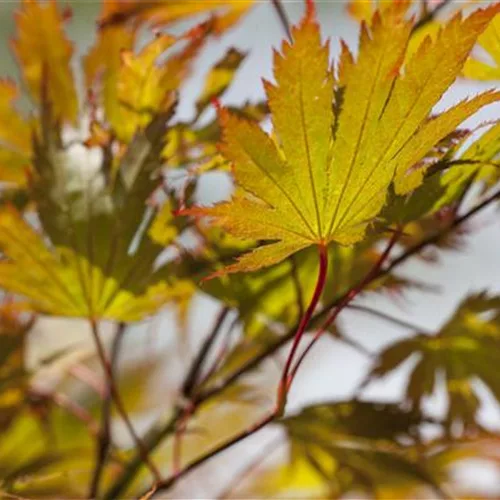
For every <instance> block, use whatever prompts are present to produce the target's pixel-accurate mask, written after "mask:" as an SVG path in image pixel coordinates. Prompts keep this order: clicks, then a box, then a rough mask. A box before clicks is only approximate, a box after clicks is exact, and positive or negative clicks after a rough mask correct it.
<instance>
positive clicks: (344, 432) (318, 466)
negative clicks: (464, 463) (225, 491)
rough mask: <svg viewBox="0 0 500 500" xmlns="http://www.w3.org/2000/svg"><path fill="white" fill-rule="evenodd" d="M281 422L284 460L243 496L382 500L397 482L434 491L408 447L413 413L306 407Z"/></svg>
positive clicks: (353, 405) (341, 405)
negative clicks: (284, 436) (285, 445)
mask: <svg viewBox="0 0 500 500" xmlns="http://www.w3.org/2000/svg"><path fill="white" fill-rule="evenodd" d="M281 423H282V425H283V426H284V428H285V431H286V433H287V437H288V442H289V445H288V447H289V462H288V464H285V465H277V466H274V467H273V466H271V469H270V470H268V471H267V472H264V474H263V475H260V476H257V478H256V480H255V482H254V487H253V488H252V487H250V488H249V489H248V490H247V491H245V493H246V495H251V494H252V493H253V494H255V493H257V494H259V493H260V494H264V495H265V496H271V497H282V496H287V497H293V498H295V497H300V498H318V496H319V497H320V498H343V495H349V494H350V495H353V494H354V495H356V496H358V497H359V495H360V493H362V495H363V497H364V494H368V495H373V496H375V497H376V498H387V497H384V496H382V495H381V492H382V491H386V492H388V491H390V488H395V487H397V486H399V485H401V484H407V483H420V484H424V485H427V486H429V487H431V488H432V487H434V480H433V477H432V475H431V471H430V470H429V469H428V468H427V467H426V464H425V460H424V456H421V457H419V456H418V455H417V454H416V453H415V449H414V448H413V447H412V443H413V442H415V436H416V435H417V430H418V426H419V424H420V423H421V416H420V415H419V413H418V412H407V411H403V410H401V409H399V408H398V407H397V406H395V405H390V404H374V403H364V402H338V403H331V404H323V405H317V406H311V407H306V408H305V409H304V410H302V411H301V412H300V413H299V414H298V415H296V416H293V417H288V418H285V419H283V420H282V421H281ZM403 442H405V444H402V443H403ZM259 496H260V495H259Z"/></svg>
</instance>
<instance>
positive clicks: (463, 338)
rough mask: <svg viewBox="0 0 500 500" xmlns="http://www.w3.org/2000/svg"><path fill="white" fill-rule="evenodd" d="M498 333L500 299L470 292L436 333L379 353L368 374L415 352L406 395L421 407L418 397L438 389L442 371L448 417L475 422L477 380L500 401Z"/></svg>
mask: <svg viewBox="0 0 500 500" xmlns="http://www.w3.org/2000/svg"><path fill="white" fill-rule="evenodd" d="M499 338H500V298H498V297H488V296H487V295H485V294H478V295H471V296H469V297H468V298H466V299H465V300H464V301H463V302H462V303H461V304H460V305H459V307H458V308H457V310H456V311H455V313H454V314H453V316H452V317H451V318H450V319H449V320H448V321H447V322H446V324H445V325H444V326H443V327H442V328H441V329H440V330H439V331H438V332H437V333H436V335H434V336H430V335H428V334H423V333H420V334H417V335H415V336H414V337H411V338H409V339H405V340H402V341H399V342H396V343H395V344H393V345H391V346H389V347H388V348H387V349H385V350H384V351H383V352H382V353H380V355H379V357H378V360H377V362H376V365H375V366H374V368H373V370H372V372H371V377H373V378H378V377H382V376H384V375H387V374H388V373H390V372H391V371H392V370H394V369H395V368H396V367H398V366H399V365H400V364H401V363H403V362H404V361H405V360H407V359H409V358H411V357H416V358H417V362H416V364H415V366H414V367H413V369H412V372H411V375H410V379H409V382H408V386H407V388H406V400H407V401H408V402H409V403H410V404H411V405H412V406H413V407H415V408H417V407H419V405H420V403H421V400H422V398H423V397H425V396H430V395H431V394H432V393H433V392H434V391H435V390H436V384H437V376H438V373H443V374H444V377H445V383H446V391H447V393H448V398H449V402H450V403H449V408H448V412H447V414H448V420H449V421H450V423H452V422H462V423H463V424H464V425H465V426H470V427H474V426H476V425H478V424H477V422H476V417H477V410H478V409H479V399H478V396H477V394H476V391H477V388H476V385H475V383H476V382H475V381H476V380H480V381H482V382H483V383H484V384H485V385H486V386H487V387H488V388H489V390H490V391H491V393H492V394H493V395H494V396H495V397H496V398H497V400H499V401H500V383H499V378H498V376H497V367H498V364H499V363H500V355H499V352H498V349H497V346H498V342H499Z"/></svg>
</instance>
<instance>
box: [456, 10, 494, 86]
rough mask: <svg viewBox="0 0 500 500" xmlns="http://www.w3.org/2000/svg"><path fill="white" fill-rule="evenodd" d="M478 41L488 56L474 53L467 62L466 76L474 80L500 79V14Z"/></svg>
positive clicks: (464, 71) (464, 72)
mask: <svg viewBox="0 0 500 500" xmlns="http://www.w3.org/2000/svg"><path fill="white" fill-rule="evenodd" d="M477 41H478V46H479V47H480V48H481V49H482V50H483V51H484V52H485V53H486V55H487V56H488V58H486V57H484V54H477V55H475V54H473V55H472V56H471V57H470V58H469V59H468V60H467V62H466V63H465V66H464V70H463V74H464V76H466V77H467V78H472V79H474V80H486V81H491V80H500V15H497V16H495V18H494V19H493V21H491V23H490V24H489V26H488V28H487V29H486V30H485V31H484V33H483V34H482V35H481V36H480V37H479V38H478V40H477ZM488 59H489V60H488Z"/></svg>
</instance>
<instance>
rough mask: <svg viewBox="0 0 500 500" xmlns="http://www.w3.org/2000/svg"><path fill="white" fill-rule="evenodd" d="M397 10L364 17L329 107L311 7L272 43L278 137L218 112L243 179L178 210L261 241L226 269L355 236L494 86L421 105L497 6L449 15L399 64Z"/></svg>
mask: <svg viewBox="0 0 500 500" xmlns="http://www.w3.org/2000/svg"><path fill="white" fill-rule="evenodd" d="M309 5H310V4H309ZM406 10H407V5H406V4H404V3H401V4H400V3H395V4H391V7H390V8H388V9H385V10H384V11H383V12H380V13H377V14H376V15H375V16H374V17H373V22H372V24H371V27H370V29H369V30H368V28H366V25H365V24H364V25H363V26H362V29H361V40H360V50H359V57H358V60H357V61H356V62H355V63H354V62H351V64H350V65H348V66H346V65H344V66H343V71H342V75H341V85H342V92H343V100H342V106H341V107H337V108H336V110H335V113H334V111H333V110H332V107H331V103H332V101H333V97H334V90H335V87H334V81H333V77H332V75H331V71H330V65H329V56H328V49H327V48H326V47H324V46H322V42H321V37H320V34H319V28H318V25H317V24H316V22H315V20H314V13H313V10H312V9H311V8H310V9H308V13H307V14H306V17H305V18H304V20H303V21H302V23H301V24H300V25H299V26H298V27H296V28H294V29H293V38H294V41H293V43H292V44H288V43H284V45H283V50H282V52H283V54H276V57H275V78H276V82H277V84H276V85H272V84H270V83H266V91H267V94H268V99H269V102H270V107H271V112H272V118H273V123H274V133H275V135H276V137H277V142H278V143H279V145H280V148H279V149H278V148H277V147H276V144H275V142H273V140H272V139H271V138H270V137H269V136H268V135H266V134H265V133H264V132H263V131H262V130H261V129H260V128H259V127H258V126H256V125H255V124H252V123H246V122H244V121H241V120H239V119H237V118H236V117H234V116H233V115H231V114H230V113H228V112H227V111H226V110H222V111H221V112H220V120H221V122H222V125H223V129H224V133H223V142H222V146H221V151H222V153H223V154H224V156H226V158H228V159H229V160H230V161H231V162H232V163H233V164H234V175H235V177H236V181H237V183H238V184H239V186H240V187H241V188H242V191H241V192H240V193H239V192H237V194H236V195H235V196H233V198H232V200H231V201H229V202H225V203H220V204H217V205H215V206H214V207H206V208H204V207H195V208H192V209H190V210H187V211H185V212H184V213H186V214H191V215H195V216H208V217H210V218H211V219H213V221H214V222H215V223H217V224H219V225H221V226H222V227H224V228H225V229H226V230H228V231H230V232H232V233H233V235H234V236H237V237H242V238H253V239H256V240H263V241H268V242H270V243H269V244H266V245H263V246H260V247H258V248H257V249H256V250H254V251H253V252H251V253H248V254H246V255H244V256H242V257H241V258H240V259H239V260H238V261H237V263H235V264H233V265H231V266H229V267H227V268H226V269H225V272H238V271H255V270H257V269H260V268H261V267H266V266H269V265H272V264H276V263H278V262H280V261H282V260H284V259H285V258H286V257H288V256H289V255H291V254H293V253H295V252H297V251H299V250H301V249H302V248H305V247H308V246H311V245H327V244H329V243H331V242H332V241H335V242H338V243H341V244H352V243H355V242H357V241H359V240H361V239H362V238H363V236H364V234H365V231H366V227H367V225H368V224H369V223H370V222H373V219H374V218H375V217H376V216H377V215H378V213H379V212H380V210H381V209H382V206H383V205H384V202H385V199H386V194H387V191H388V188H389V187H390V185H391V184H392V183H393V181H394V186H395V190H396V192H397V193H400V194H404V193H408V192H410V191H411V190H413V189H415V188H416V187H418V185H419V184H421V182H422V180H423V175H424V172H425V170H426V168H425V167H424V166H422V167H421V168H416V169H415V168H413V167H414V166H415V165H417V164H419V162H420V161H421V159H422V158H424V157H425V156H426V154H427V153H428V151H429V150H430V149H432V148H433V146H435V145H436V144H438V143H439V142H440V141H441V140H442V139H444V138H445V137H446V136H448V135H449V134H450V133H452V132H453V131H454V130H455V129H456V127H457V126H458V125H459V124H460V123H461V122H462V121H464V120H465V119H466V118H467V117H469V116H470V115H472V114H474V113H475V112H476V111H477V110H479V109H480V108H481V107H483V106H484V105H486V104H488V103H491V102H494V101H496V100H498V99H499V98H500V93H495V92H487V93H484V94H481V95H479V96H476V97H475V98H473V99H471V100H469V101H463V102H461V103H459V104H458V105H456V106H454V107H452V108H451V109H449V110H447V111H445V112H444V113H442V114H440V115H437V116H430V114H431V112H432V110H433V108H434V106H435V105H436V104H437V102H438V101H439V100H440V99H441V96H442V94H443V93H444V92H445V91H446V89H447V88H449V87H450V86H451V85H452V83H453V82H454V80H455V79H456V77H457V75H458V73H459V72H460V71H461V69H462V66H463V64H464V62H465V58H466V57H467V55H468V53H469V52H470V50H471V49H472V47H473V45H474V43H475V40H476V38H477V37H478V36H479V34H480V33H481V32H482V31H483V30H484V29H485V28H486V26H487V23H488V22H489V20H490V19H491V18H492V17H493V16H494V14H495V13H496V8H491V9H489V10H478V11H476V12H474V13H473V14H472V15H471V16H470V17H469V18H467V19H465V20H462V17H461V15H457V16H455V17H454V18H453V19H452V20H451V21H450V22H449V23H448V24H447V25H446V26H445V27H444V28H443V29H442V30H441V31H440V33H439V36H438V37H437V38H436V40H435V41H431V40H430V39H428V38H427V39H425V41H424V42H423V43H422V44H421V46H420V48H419V50H418V51H417V52H416V53H415V55H414V56H413V57H412V58H411V59H410V60H409V61H408V63H407V64H405V67H404V71H401V65H402V63H403V61H404V56H405V53H406V48H407V45H408V40H409V37H410V33H411V29H412V23H411V22H409V21H404V19H403V17H404V14H405V12H406ZM311 61H314V64H311ZM334 114H335V115H336V116H334ZM334 123H335V125H336V127H335V128H334V127H333V125H334ZM312 145H314V147H313V146H312ZM305 186H307V188H305ZM361 193H363V196H361Z"/></svg>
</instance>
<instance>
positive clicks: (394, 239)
mask: <svg viewBox="0 0 500 500" xmlns="http://www.w3.org/2000/svg"><path fill="white" fill-rule="evenodd" d="M400 234H401V231H396V232H394V233H393V235H392V237H391V239H390V240H389V243H388V244H387V247H386V249H385V250H384V252H383V253H382V255H381V256H380V257H379V259H378V260H377V262H376V263H375V265H374V266H373V267H372V269H370V271H369V272H368V274H367V275H366V276H365V278H364V279H362V280H361V281H360V283H359V284H358V285H357V286H355V287H354V288H351V290H350V291H349V293H347V295H345V298H344V299H343V300H342V301H341V302H340V303H339V304H338V306H337V307H335V309H333V310H332V312H331V314H330V315H329V316H328V318H327V319H326V321H325V322H324V324H323V326H322V327H321V328H320V329H319V330H318V331H317V332H316V334H315V335H314V337H313V338H312V340H311V341H310V342H309V344H308V346H307V347H306V348H305V350H304V351H303V352H302V354H301V355H300V357H299V359H298V361H297V363H296V364H295V366H294V368H293V370H292V372H291V375H290V381H289V385H291V384H292V382H293V380H294V378H295V375H296V374H297V371H298V369H299V368H300V365H301V364H302V362H303V361H304V359H305V358H306V356H307V354H308V352H309V351H310V350H311V349H312V347H313V346H314V344H315V343H316V342H317V341H318V340H319V339H320V338H321V337H322V336H323V335H324V333H325V332H326V331H327V329H328V327H329V326H330V325H332V324H333V323H334V321H335V320H336V319H337V317H338V315H339V314H340V313H341V312H342V311H343V309H344V308H345V307H346V306H347V305H349V303H350V302H352V301H353V300H354V299H355V298H356V297H357V296H358V295H359V294H360V293H361V292H362V291H363V289H364V288H365V286H366V285H368V284H369V283H371V282H372V281H373V279H374V277H375V276H377V275H378V274H379V272H380V271H381V269H382V266H383V265H384V263H385V261H386V260H387V258H388V257H389V255H390V253H391V250H392V249H393V248H394V245H395V244H396V242H397V240H398V238H399V236H400Z"/></svg>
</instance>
